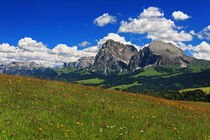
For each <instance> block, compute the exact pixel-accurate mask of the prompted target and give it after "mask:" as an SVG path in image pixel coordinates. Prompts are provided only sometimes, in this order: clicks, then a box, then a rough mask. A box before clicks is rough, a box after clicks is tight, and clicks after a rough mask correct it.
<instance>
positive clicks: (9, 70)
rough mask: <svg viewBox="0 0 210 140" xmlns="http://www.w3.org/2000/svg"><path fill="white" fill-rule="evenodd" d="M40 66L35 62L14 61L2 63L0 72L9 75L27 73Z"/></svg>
mask: <svg viewBox="0 0 210 140" xmlns="http://www.w3.org/2000/svg"><path fill="white" fill-rule="evenodd" d="M38 68H40V65H38V64H36V63H35V62H12V63H9V64H0V73H2V74H9V75H26V74H30V72H31V71H32V70H34V69H38Z"/></svg>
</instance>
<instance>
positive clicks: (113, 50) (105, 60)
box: [93, 39, 138, 73]
mask: <svg viewBox="0 0 210 140" xmlns="http://www.w3.org/2000/svg"><path fill="white" fill-rule="evenodd" d="M137 53H138V50H137V49H136V48H135V47H134V46H132V45H124V44H122V43H120V42H116V41H114V40H111V39H109V40H107V41H106V42H105V43H104V44H103V45H102V48H101V49H100V50H99V52H98V54H97V55H96V58H95V63H94V65H93V71H106V70H108V71H121V70H124V69H127V66H128V64H129V61H130V59H131V57H132V56H134V55H135V54H137ZM105 73H106V72H105Z"/></svg>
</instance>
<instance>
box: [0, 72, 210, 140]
mask: <svg viewBox="0 0 210 140" xmlns="http://www.w3.org/2000/svg"><path fill="white" fill-rule="evenodd" d="M209 116H210V104H209V103H200V102H196V103H195V102H181V101H169V100H164V99H158V98H154V97H150V96H146V95H136V94H132V93H126V92H120V91H115V90H110V89H109V90H106V89H101V88H97V87H86V86H82V85H77V84H69V83H63V82H56V81H46V80H39V79H32V78H24V77H18V76H6V75H1V76H0V139H3V140H4V139H15V140H16V139H20V140H25V139H27V140H28V139H32V140H33V139H36V140H39V139H40V140H41V139H46V140H48V139H59V140H60V139H61V140H62V139H63V140H66V139H71V140H72V139H88V140H89V139H100V140H101V139H102V140H103V139H104V140H109V139H110V140H115V139H117V140H118V139H119V140H121V139H123V140H130V139H131V140H140V139H151V140H153V139H165V140H171V139H172V140H173V139H174V140H177V139H181V140H192V139H196V140H197V139H200V140H202V139H204V140H205V139H206V140H208V138H210V134H209V132H210V127H209V124H210V119H209Z"/></svg>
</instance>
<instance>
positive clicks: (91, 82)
mask: <svg viewBox="0 0 210 140" xmlns="http://www.w3.org/2000/svg"><path fill="white" fill-rule="evenodd" d="M103 82H104V80H103V79H99V78H92V79H87V80H81V81H79V83H80V84H100V83H103Z"/></svg>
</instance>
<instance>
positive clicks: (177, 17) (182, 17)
mask: <svg viewBox="0 0 210 140" xmlns="http://www.w3.org/2000/svg"><path fill="white" fill-rule="evenodd" d="M172 17H173V18H174V19H175V20H186V19H189V18H190V16H188V15H187V14H185V13H183V12H182V11H174V12H173V13H172Z"/></svg>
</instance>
